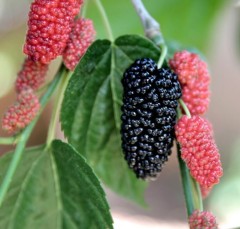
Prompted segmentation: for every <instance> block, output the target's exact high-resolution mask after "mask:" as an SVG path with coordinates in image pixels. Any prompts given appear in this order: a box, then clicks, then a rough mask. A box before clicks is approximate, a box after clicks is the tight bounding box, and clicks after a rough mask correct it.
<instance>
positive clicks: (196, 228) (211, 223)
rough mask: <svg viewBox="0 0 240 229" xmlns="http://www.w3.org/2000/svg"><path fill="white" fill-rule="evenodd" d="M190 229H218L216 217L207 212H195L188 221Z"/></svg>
mask: <svg viewBox="0 0 240 229" xmlns="http://www.w3.org/2000/svg"><path fill="white" fill-rule="evenodd" d="M188 223H189V226H190V229H217V228H218V224H217V222H216V217H215V216H214V215H213V214H212V213H211V212H207V211H202V212H201V211H199V210H195V211H194V212H193V213H192V215H191V216H190V217H189V219H188Z"/></svg>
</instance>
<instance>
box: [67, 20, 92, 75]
mask: <svg viewBox="0 0 240 229" xmlns="http://www.w3.org/2000/svg"><path fill="white" fill-rule="evenodd" d="M95 34H96V33H95V29H94V27H93V22H92V20H90V19H83V18H82V19H78V20H76V21H75V23H74V27H73V29H72V32H71V34H70V37H69V40H68V43H67V46H66V48H65V50H64V52H63V62H64V64H65V66H66V67H67V68H68V69H69V70H71V71H73V70H74V68H75V67H76V65H77V64H78V62H79V60H80V59H81V58H82V56H83V55H84V54H85V52H86V51H87V49H88V47H89V46H90V45H91V44H92V42H93V40H94V38H95Z"/></svg>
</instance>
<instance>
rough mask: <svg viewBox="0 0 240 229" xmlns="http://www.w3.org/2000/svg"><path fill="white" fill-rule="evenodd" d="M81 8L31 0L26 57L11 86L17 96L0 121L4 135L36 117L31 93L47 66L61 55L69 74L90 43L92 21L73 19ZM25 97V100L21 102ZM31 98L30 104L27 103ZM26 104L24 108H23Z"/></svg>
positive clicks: (68, 2)
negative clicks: (26, 105) (14, 102)
mask: <svg viewBox="0 0 240 229" xmlns="http://www.w3.org/2000/svg"><path fill="white" fill-rule="evenodd" d="M82 4H83V0H63V1H59V0H35V1H34V2H33V3H32V4H31V9H30V12H29V20H28V32H27V35H26V42H25V45H24V50H23V51H24V53H25V54H27V55H28V57H27V58H26V59H25V60H24V63H23V66H22V69H21V70H20V72H19V73H18V76H17V80H16V84H15V87H16V92H17V93H19V96H18V97H17V101H16V104H15V105H13V106H11V107H10V108H9V110H8V111H7V112H6V113H5V115H4V117H3V120H2V127H3V129H4V130H6V131H7V132H8V133H10V134H13V133H16V132H18V131H19V130H21V129H23V128H24V127H26V126H27V125H28V124H29V123H30V122H31V121H32V119H33V118H34V117H35V115H36V114H37V112H38V110H39V108H40V104H39V101H38V98H37V96H36V95H35V94H34V91H35V90H37V89H39V88H40V86H41V85H42V84H43V83H44V81H45V77H46V74H47V70H48V66H49V63H50V62H51V61H52V60H53V59H55V58H56V57H57V56H59V55H62V57H63V62H64V64H65V66H66V68H68V69H69V70H71V71H73V70H74V69H75V67H76V65H77V64H78V62H79V60H80V59H81V58H82V56H83V55H84V54H85V52H86V50H87V48H88V47H89V46H90V45H91V43H92V42H93V40H94V37H95V30H94V27H93V23H92V21H91V20H90V19H84V18H79V19H75V17H76V16H77V14H78V13H79V10H80V7H81V5H82ZM26 94H28V96H27V97H26V99H25V100H21V99H20V98H21V97H24V96H26ZM31 98H32V99H33V101H30V100H29V99H31ZM26 100H28V108H26V107H25V105H24V104H25V102H26ZM26 110H27V111H28V114H27V116H26V112H25V111H26ZM24 119H25V121H24V122H23V121H21V120H24Z"/></svg>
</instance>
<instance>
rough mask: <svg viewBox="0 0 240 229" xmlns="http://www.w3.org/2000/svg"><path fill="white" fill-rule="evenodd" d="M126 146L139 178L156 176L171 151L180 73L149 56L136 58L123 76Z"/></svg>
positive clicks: (129, 162) (123, 122)
mask: <svg viewBox="0 0 240 229" xmlns="http://www.w3.org/2000/svg"><path fill="white" fill-rule="evenodd" d="M122 84H123V88H124V92H123V106H122V112H123V113H122V117H121V118H122V128H121V134H122V148H123V152H124V154H125V159H126V160H127V162H128V165H129V167H130V168H132V169H133V171H134V172H135V173H136V175H137V177H139V178H143V179H144V178H148V177H150V178H155V177H156V176H157V175H158V173H159V172H160V171H161V169H162V165H163V163H164V162H165V161H167V159H168V156H169V155H170V154H171V148H172V145H173V140H174V125H175V124H176V117H177V114H176V108H177V106H178V102H177V100H178V99H179V98H180V97H181V88H180V84H179V82H178V78H177V75H176V74H174V73H173V72H172V71H171V70H170V69H168V68H161V69H158V68H157V65H156V63H155V62H154V61H153V60H151V59H148V58H145V59H139V60H136V61H135V62H134V63H133V64H132V65H131V66H130V67H129V68H128V69H127V70H126V71H125V73H124V76H123V80H122Z"/></svg>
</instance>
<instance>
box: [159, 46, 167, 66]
mask: <svg viewBox="0 0 240 229" xmlns="http://www.w3.org/2000/svg"><path fill="white" fill-rule="evenodd" d="M160 47H161V56H160V58H159V61H158V64H157V65H158V68H161V67H162V65H163V62H164V60H165V58H166V55H167V51H168V49H167V46H166V45H165V44H161V45H160Z"/></svg>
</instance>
